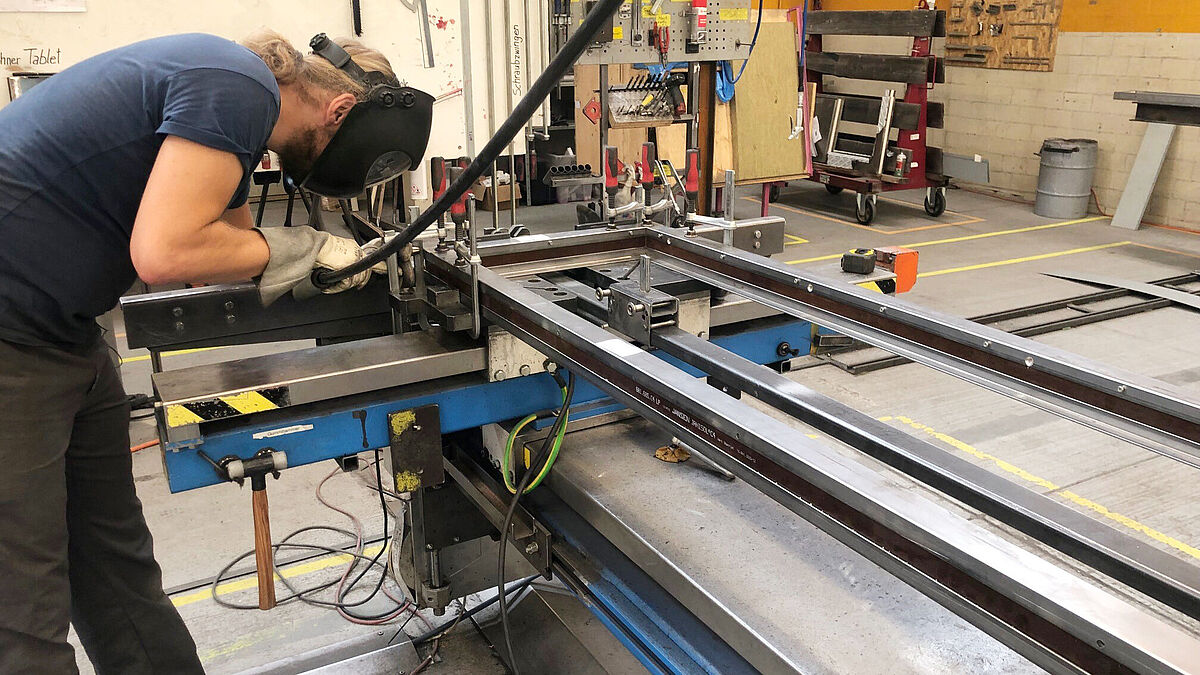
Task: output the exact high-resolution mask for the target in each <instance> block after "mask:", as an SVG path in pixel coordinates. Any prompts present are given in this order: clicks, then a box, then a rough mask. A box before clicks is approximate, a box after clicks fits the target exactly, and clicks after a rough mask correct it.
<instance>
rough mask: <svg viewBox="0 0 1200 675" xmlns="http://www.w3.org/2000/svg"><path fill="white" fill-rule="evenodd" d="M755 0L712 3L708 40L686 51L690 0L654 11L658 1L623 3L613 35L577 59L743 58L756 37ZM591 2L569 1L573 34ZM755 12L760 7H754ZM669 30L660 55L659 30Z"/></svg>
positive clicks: (674, 0)
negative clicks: (657, 37) (751, 41)
mask: <svg viewBox="0 0 1200 675" xmlns="http://www.w3.org/2000/svg"><path fill="white" fill-rule="evenodd" d="M751 2H752V0H708V16H707V23H708V26H707V30H706V36H705V41H704V42H703V43H700V44H697V45H695V46H694V47H693V48H692V49H689V48H688V36H689V32H690V29H691V26H692V24H693V19H692V14H691V12H692V3H691V0H661V2H660V3H659V9H658V11H657V12H652V11H651V10H652V9H653V7H654V5H655V0H625V4H623V5H622V6H621V8H620V9H618V10H617V13H616V14H614V15H613V19H612V30H611V33H610V32H609V31H607V30H605V31H603V32H604V33H605V35H604V40H603V41H602V42H598V43H597V44H595V45H594V46H593V47H592V48H590V49H588V50H587V51H586V52H584V54H583V56H581V57H579V63H584V64H610V65H611V64H617V63H658V62H662V61H666V62H668V63H671V62H677V61H727V60H735V59H745V58H746V56H747V54H749V53H750V40H751V38H753V37H754V21H753V13H752V12H751V11H750V4H751ZM592 4H593V3H592V2H591V1H590V0H571V1H570V2H569V3H568V5H567V6H568V7H569V8H570V11H571V16H570V17H569V19H568V21H569V23H568V26H569V29H568V30H569V34H570V35H574V34H575V31H576V30H577V29H578V28H579V24H581V23H583V17H584V16H585V15H586V14H587V12H588V10H589V9H590V8H591V6H592ZM755 8H756V9H757V4H756V5H755ZM656 28H662V29H664V30H665V31H666V33H667V35H668V37H669V40H668V45H667V54H666V57H665V58H663V55H662V54H661V52H660V51H659V47H658V45H657V43H656V37H655V29H656Z"/></svg>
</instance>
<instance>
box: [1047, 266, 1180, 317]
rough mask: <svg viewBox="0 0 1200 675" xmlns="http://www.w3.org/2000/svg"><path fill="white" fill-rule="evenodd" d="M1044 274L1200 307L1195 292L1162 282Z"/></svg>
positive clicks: (1083, 274) (1078, 274) (1095, 275)
mask: <svg viewBox="0 0 1200 675" xmlns="http://www.w3.org/2000/svg"><path fill="white" fill-rule="evenodd" d="M1043 276H1047V277H1054V278H1055V279H1064V280H1066V281H1075V282H1079V283H1083V284H1090V285H1092V286H1101V287H1103V288H1121V289H1124V290H1127V291H1129V292H1130V293H1133V294H1135V295H1146V296H1149V297H1152V298H1162V299H1163V300H1167V301H1170V302H1172V303H1174V304H1176V305H1183V306H1184V307H1190V308H1191V309H1200V297H1197V296H1196V294H1195V293H1189V292H1187V291H1181V290H1178V289H1174V288H1164V287H1163V286H1162V285H1161V284H1148V283H1144V282H1141V281H1129V280H1128V279H1118V278H1116V277H1109V276H1104V275H1103V274H1087V273H1086V272H1083V273H1080V272H1075V273H1073V274H1064V273H1061V272H1060V273H1049V272H1043Z"/></svg>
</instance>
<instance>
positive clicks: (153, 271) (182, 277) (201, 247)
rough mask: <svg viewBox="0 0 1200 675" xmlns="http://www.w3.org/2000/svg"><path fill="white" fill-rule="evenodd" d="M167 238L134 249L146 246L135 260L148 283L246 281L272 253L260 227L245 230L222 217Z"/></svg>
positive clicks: (261, 266)
mask: <svg viewBox="0 0 1200 675" xmlns="http://www.w3.org/2000/svg"><path fill="white" fill-rule="evenodd" d="M164 239H165V240H159V241H155V242H153V243H152V244H151V245H148V246H146V247H145V248H144V249H140V248H139V249H134V251H135V252H137V251H142V250H145V252H144V253H141V255H140V256H139V255H136V254H135V255H134V264H135V266H136V267H137V270H138V274H139V275H140V276H141V277H142V280H143V281H145V282H147V283H150V284H164V283H178V282H185V283H225V282H230V281H244V280H246V279H251V278H253V277H256V276H258V275H260V274H262V271H263V268H265V267H266V266H267V261H268V260H269V259H270V257H271V250H270V248H268V246H267V242H266V240H264V239H263V237H262V235H260V234H259V233H258V231H257V230H254V229H250V230H243V229H240V228H236V227H234V226H232V225H230V224H229V223H226V222H224V221H220V220H217V221H213V222H211V223H209V224H208V225H205V226H204V227H201V228H199V229H197V230H194V231H192V232H190V233H186V235H183V236H180V234H176V235H175V236H170V237H169V238H164Z"/></svg>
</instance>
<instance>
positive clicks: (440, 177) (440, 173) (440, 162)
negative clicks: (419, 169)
mask: <svg viewBox="0 0 1200 675" xmlns="http://www.w3.org/2000/svg"><path fill="white" fill-rule="evenodd" d="M429 179H430V180H429V182H430V183H431V184H433V198H434V199H437V198H438V197H441V196H442V194H443V193H444V192H445V191H446V188H448V187H450V183H449V182H448V181H447V180H446V158H444V157H434V158H433V159H430V160H429Z"/></svg>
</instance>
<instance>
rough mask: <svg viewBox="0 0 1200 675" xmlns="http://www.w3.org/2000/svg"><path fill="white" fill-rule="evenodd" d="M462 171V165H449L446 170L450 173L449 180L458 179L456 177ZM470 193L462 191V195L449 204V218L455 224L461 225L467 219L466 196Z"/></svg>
mask: <svg viewBox="0 0 1200 675" xmlns="http://www.w3.org/2000/svg"><path fill="white" fill-rule="evenodd" d="M463 171H464V169H463V168H462V167H458V166H452V167H450V170H449V172H448V173H449V174H450V182H454V181H456V180H458V177H459V176H461V175H462V174H463ZM470 194H471V193H470V192H464V193H462V196H460V197H459V198H458V200H457V201H455V202H454V203H453V204H451V205H450V219H451V220H453V221H454V224H455V225H462V224H463V223H464V222H465V221H466V219H467V197H468V196H469V195H470Z"/></svg>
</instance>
